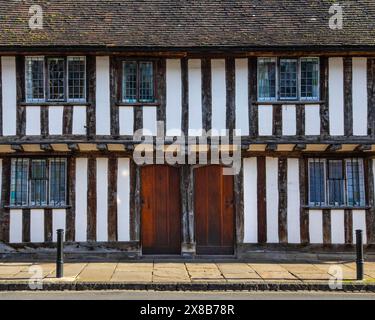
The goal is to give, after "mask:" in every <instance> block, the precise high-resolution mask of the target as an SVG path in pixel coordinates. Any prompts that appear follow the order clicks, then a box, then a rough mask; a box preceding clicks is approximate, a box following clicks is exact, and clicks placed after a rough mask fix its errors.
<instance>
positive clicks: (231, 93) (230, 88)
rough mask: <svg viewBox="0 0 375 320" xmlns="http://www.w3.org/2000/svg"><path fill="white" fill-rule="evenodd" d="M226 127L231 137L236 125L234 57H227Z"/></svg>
mask: <svg viewBox="0 0 375 320" xmlns="http://www.w3.org/2000/svg"><path fill="white" fill-rule="evenodd" d="M225 82H226V128H227V129H228V130H229V135H230V137H233V131H234V129H235V126H236V64H235V60H234V58H226V59H225Z"/></svg>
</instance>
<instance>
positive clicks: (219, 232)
mask: <svg viewBox="0 0 375 320" xmlns="http://www.w3.org/2000/svg"><path fill="white" fill-rule="evenodd" d="M194 184H195V189H194V194H195V195H194V198H195V204H194V208H195V234H196V244H197V247H196V252H197V254H198V255H233V254H234V237H235V233H234V226H235V223H234V192H233V191H234V190H233V187H234V186H233V184H234V179H233V176H224V175H223V167H222V166H216V165H213V166H206V167H200V168H197V169H195V174H194Z"/></svg>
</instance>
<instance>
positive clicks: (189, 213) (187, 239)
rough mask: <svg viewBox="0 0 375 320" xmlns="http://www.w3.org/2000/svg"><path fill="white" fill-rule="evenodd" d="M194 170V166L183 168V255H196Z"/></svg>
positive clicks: (181, 185)
mask: <svg viewBox="0 0 375 320" xmlns="http://www.w3.org/2000/svg"><path fill="white" fill-rule="evenodd" d="M193 171H194V169H193V167H192V166H189V165H184V166H182V167H181V179H180V193H181V204H182V248H181V249H182V254H183V255H189V256H190V255H194V254H195V234H194V233H195V228H194V215H193V212H194V172H193Z"/></svg>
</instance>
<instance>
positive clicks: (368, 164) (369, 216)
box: [364, 158, 375, 244]
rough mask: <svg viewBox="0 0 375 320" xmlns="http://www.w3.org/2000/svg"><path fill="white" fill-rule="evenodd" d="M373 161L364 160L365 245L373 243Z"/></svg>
mask: <svg viewBox="0 0 375 320" xmlns="http://www.w3.org/2000/svg"><path fill="white" fill-rule="evenodd" d="M374 161H375V159H371V158H368V159H365V161H364V163H365V177H367V179H366V195H367V204H368V206H369V208H368V209H367V210H366V226H367V243H371V244H373V243H375V185H374V174H375V173H374V170H373V162H374Z"/></svg>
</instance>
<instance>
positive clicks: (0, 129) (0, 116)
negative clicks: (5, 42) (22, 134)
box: [0, 57, 3, 136]
mask: <svg viewBox="0 0 375 320" xmlns="http://www.w3.org/2000/svg"><path fill="white" fill-rule="evenodd" d="M1 71H2V68H1V57H0V136H2V135H3V77H2V73H1Z"/></svg>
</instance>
